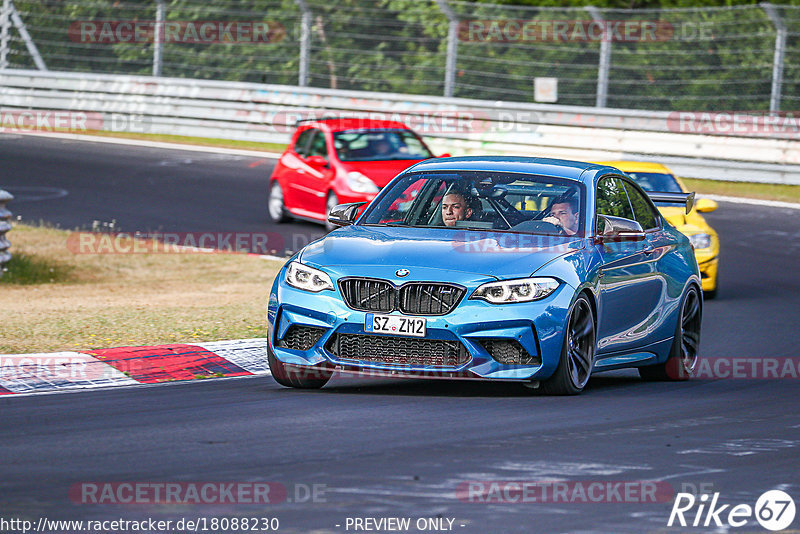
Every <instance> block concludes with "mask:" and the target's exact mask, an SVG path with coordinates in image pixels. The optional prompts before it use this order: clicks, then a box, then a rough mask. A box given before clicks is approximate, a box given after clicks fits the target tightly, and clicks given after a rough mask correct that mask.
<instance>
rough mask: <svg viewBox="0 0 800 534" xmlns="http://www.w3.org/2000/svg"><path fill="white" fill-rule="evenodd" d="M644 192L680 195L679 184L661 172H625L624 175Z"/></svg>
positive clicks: (672, 177) (673, 178) (670, 176)
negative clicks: (631, 179) (664, 192)
mask: <svg viewBox="0 0 800 534" xmlns="http://www.w3.org/2000/svg"><path fill="white" fill-rule="evenodd" d="M625 174H627V175H628V176H630V177H631V178H633V181H634V182H636V183H637V184H638V185H639V187H641V188H642V189H644V190H645V191H666V192H669V193H682V192H683V191H682V190H681V186H680V184H678V181H677V180H676V179H675V177H674V176H672V175H671V174H667V173H663V172H627V173H625Z"/></svg>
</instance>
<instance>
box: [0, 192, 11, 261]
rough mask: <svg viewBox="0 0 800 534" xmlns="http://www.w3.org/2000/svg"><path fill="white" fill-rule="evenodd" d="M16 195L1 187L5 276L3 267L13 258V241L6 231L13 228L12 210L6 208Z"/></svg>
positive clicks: (0, 252)
mask: <svg viewBox="0 0 800 534" xmlns="http://www.w3.org/2000/svg"><path fill="white" fill-rule="evenodd" d="M13 199H14V197H13V196H12V195H11V193H9V192H8V191H4V190H2V189H0V276H3V267H4V266H5V264H6V263H8V262H9V260H11V252H9V251H8V249H9V248H11V243H9V241H8V237H6V232H8V231H9V230H11V212H10V211H8V209H7V208H6V204H8V203H9V202H11V201H12V200H13Z"/></svg>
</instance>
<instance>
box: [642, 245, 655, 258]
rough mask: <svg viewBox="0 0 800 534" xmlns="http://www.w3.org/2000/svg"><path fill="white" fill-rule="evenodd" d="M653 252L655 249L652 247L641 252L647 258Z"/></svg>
mask: <svg viewBox="0 0 800 534" xmlns="http://www.w3.org/2000/svg"><path fill="white" fill-rule="evenodd" d="M655 251H656V248H655V247H653V246H650V247H647V248H646V249H644V250H643V251H642V252H644V253H645V254H646V255H647V256H649V255H650V254H652V253H653V252H655Z"/></svg>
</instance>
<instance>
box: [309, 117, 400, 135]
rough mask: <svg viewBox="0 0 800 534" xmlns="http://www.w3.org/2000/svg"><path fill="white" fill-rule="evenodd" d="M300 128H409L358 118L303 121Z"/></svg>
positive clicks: (390, 122) (389, 122) (383, 121)
mask: <svg viewBox="0 0 800 534" xmlns="http://www.w3.org/2000/svg"><path fill="white" fill-rule="evenodd" d="M300 126H303V127H305V126H313V127H314V128H322V129H326V130H329V131H331V132H339V131H342V130H384V129H387V128H388V129H392V130H398V129H400V130H409V129H410V128H409V127H408V126H406V125H405V124H403V123H402V122H398V121H386V120H377V119H367V118H359V117H348V118H339V119H319V120H311V121H304V122H301V123H300Z"/></svg>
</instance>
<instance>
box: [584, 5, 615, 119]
mask: <svg viewBox="0 0 800 534" xmlns="http://www.w3.org/2000/svg"><path fill="white" fill-rule="evenodd" d="M586 11H588V12H589V14H590V15H591V16H592V20H594V21H595V22H596V23H598V24H600V25H601V27H603V40H602V41H601V42H600V62H599V65H598V67H597V98H596V100H595V107H598V108H604V107H606V102H607V101H608V71H609V70H610V69H611V34H610V33H609V32H608V31H606V29H605V27H604V25H605V19H604V18H603V15H601V14H600V10H599V9H597V7H596V6H586Z"/></svg>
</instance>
